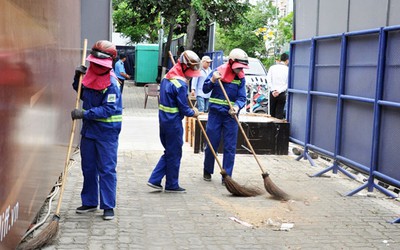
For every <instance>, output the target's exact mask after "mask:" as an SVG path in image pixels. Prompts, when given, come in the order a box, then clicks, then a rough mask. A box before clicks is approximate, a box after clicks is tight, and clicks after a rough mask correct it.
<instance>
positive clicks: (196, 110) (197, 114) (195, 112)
mask: <svg viewBox="0 0 400 250" xmlns="http://www.w3.org/2000/svg"><path fill="white" fill-rule="evenodd" d="M193 111H194V114H193V116H192V117H198V116H199V110H198V109H197V108H193Z"/></svg>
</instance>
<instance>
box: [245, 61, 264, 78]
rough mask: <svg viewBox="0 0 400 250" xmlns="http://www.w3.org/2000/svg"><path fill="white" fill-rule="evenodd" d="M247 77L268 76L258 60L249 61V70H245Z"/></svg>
mask: <svg viewBox="0 0 400 250" xmlns="http://www.w3.org/2000/svg"><path fill="white" fill-rule="evenodd" d="M244 73H245V74H246V75H266V73H265V70H264V67H263V65H262V64H261V62H260V61H258V60H254V61H253V60H249V68H248V69H244Z"/></svg>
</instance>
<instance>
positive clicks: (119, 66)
mask: <svg viewBox="0 0 400 250" xmlns="http://www.w3.org/2000/svg"><path fill="white" fill-rule="evenodd" d="M125 61H126V55H124V54H121V55H119V60H118V62H116V63H115V74H116V75H117V77H118V80H119V82H120V85H121V86H120V89H121V94H122V91H123V90H124V82H125V80H126V79H131V76H130V75H128V74H127V73H126V71H125V65H124V63H125Z"/></svg>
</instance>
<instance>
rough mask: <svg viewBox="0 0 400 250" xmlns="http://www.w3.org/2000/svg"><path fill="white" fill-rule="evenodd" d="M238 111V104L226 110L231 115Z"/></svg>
mask: <svg viewBox="0 0 400 250" xmlns="http://www.w3.org/2000/svg"><path fill="white" fill-rule="evenodd" d="M238 112H239V107H238V106H233V107H232V108H231V109H230V110H229V111H228V113H229V114H230V115H231V116H234V115H237V113H238Z"/></svg>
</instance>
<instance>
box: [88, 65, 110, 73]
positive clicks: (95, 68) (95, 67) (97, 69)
mask: <svg viewBox="0 0 400 250" xmlns="http://www.w3.org/2000/svg"><path fill="white" fill-rule="evenodd" d="M90 68H91V70H92V71H93V73H95V74H96V75H104V74H106V73H108V72H109V71H110V70H111V69H110V68H107V67H104V66H101V65H98V64H96V63H90Z"/></svg>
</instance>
